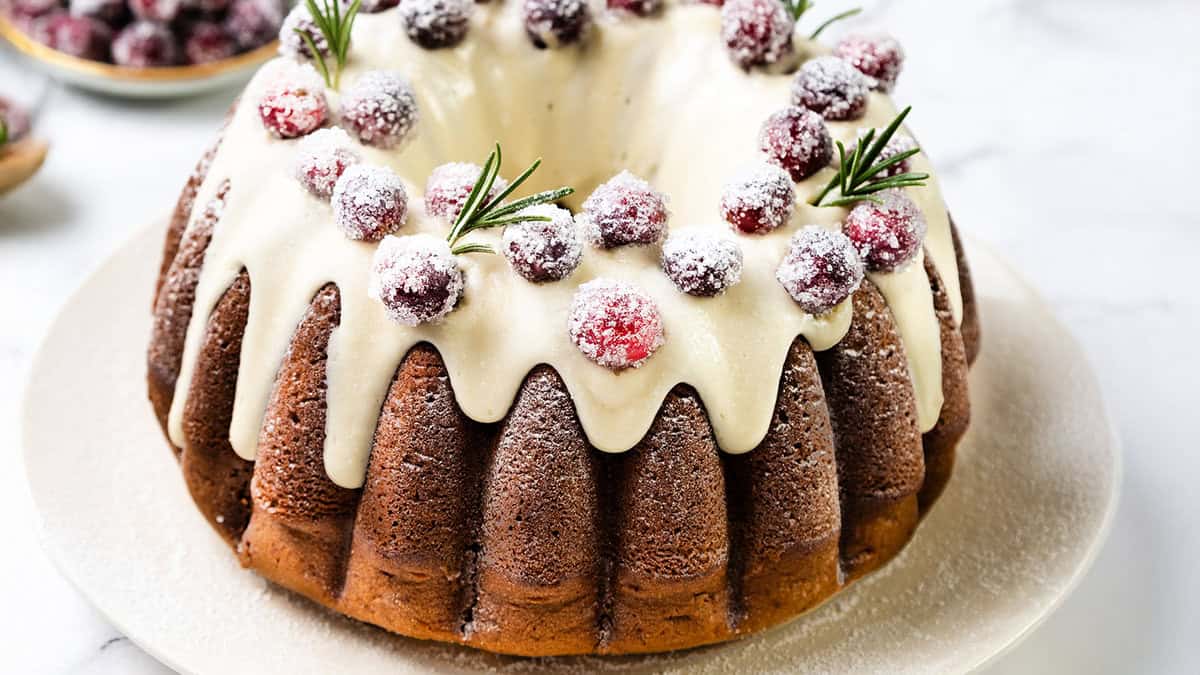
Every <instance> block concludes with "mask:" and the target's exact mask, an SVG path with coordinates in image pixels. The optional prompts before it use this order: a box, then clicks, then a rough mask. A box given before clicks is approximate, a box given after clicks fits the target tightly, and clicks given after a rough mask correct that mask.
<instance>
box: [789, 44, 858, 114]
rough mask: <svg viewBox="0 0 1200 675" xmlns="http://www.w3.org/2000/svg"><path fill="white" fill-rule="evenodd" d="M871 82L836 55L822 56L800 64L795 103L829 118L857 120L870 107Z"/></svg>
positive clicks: (794, 96)
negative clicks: (868, 99)
mask: <svg viewBox="0 0 1200 675" xmlns="http://www.w3.org/2000/svg"><path fill="white" fill-rule="evenodd" d="M870 90H871V83H870V81H869V80H868V79H867V77H866V76H865V75H863V74H862V73H860V72H858V71H857V70H855V69H854V66H851V65H850V64H849V63H847V62H845V61H843V60H842V59H840V58H838V57H836V56H819V57H817V58H815V59H813V60H811V61H808V62H806V63H805V64H804V65H803V66H800V71H799V72H798V73H796V78H795V79H794V80H792V102H793V103H794V104H795V105H798V106H800V107H803V108H808V109H809V110H812V111H813V112H817V113H820V114H821V115H823V116H824V117H825V119H827V120H853V119H858V118H859V117H862V115H863V113H864V112H865V111H866V110H867V96H868V94H869V93H870Z"/></svg>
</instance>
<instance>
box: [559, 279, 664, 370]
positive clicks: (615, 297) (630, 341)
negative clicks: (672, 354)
mask: <svg viewBox="0 0 1200 675" xmlns="http://www.w3.org/2000/svg"><path fill="white" fill-rule="evenodd" d="M567 329H568V332H569V333H570V335H571V341H572V342H574V343H575V346H576V347H578V348H579V351H580V352H583V355H584V356H586V357H587V358H588V359H590V360H592V361H593V362H595V363H597V364H599V365H601V366H604V367H605V368H611V369H613V370H622V369H625V368H637V367H638V366H640V365H642V363H644V362H645V361H646V359H648V358H650V357H651V356H652V355H653V354H654V352H655V351H657V350H658V348H659V347H661V346H662V345H663V343H664V342H665V341H666V336H665V335H664V333H663V322H662V316H661V315H660V314H659V312H658V306H657V305H655V304H654V300H652V299H651V298H650V296H649V295H646V294H645V293H644V292H643V291H641V290H640V289H638V288H636V287H634V286H633V285H631V284H627V283H625V282H621V281H613V280H611V279H605V278H600V279H594V280H592V281H589V282H587V283H586V284H583V285H582V286H580V287H579V290H578V291H576V293H575V298H574V299H573V300H572V301H571V314H570V317H569V319H568V321H567Z"/></svg>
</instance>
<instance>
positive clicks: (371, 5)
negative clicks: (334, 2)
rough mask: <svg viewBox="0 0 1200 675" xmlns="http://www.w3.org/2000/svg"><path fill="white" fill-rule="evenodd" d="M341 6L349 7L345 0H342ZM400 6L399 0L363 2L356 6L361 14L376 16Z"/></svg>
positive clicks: (370, 0)
mask: <svg viewBox="0 0 1200 675" xmlns="http://www.w3.org/2000/svg"><path fill="white" fill-rule="evenodd" d="M342 4H343V5H347V6H349V5H350V2H347V0H342ZM399 4H400V0H363V1H362V3H361V4H359V6H358V11H359V12H362V13H363V14H378V13H380V12H383V11H386V10H389V9H391V8H393V7H395V6H396V5H399Z"/></svg>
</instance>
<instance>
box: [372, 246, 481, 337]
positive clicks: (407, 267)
mask: <svg viewBox="0 0 1200 675" xmlns="http://www.w3.org/2000/svg"><path fill="white" fill-rule="evenodd" d="M463 286H464V280H463V273H462V269H461V268H459V266H458V261H457V260H456V259H455V257H454V254H453V253H451V252H450V245H449V244H447V243H446V240H445V239H442V238H441V237H435V236H433V235H430V234H414V235H410V236H407V237H386V238H384V240H383V241H382V242H381V243H380V244H379V248H377V249H376V250H375V260H374V263H373V264H372V266H371V278H370V281H369V282H368V285H367V294H368V295H369V296H370V297H372V298H375V299H376V300H379V301H380V302H381V303H383V307H384V310H385V311H386V312H387V315H388V318H390V319H391V320H392V321H395V322H396V323H399V324H402V325H404V326H419V325H421V324H423V323H436V322H438V321H441V320H442V319H444V318H445V317H446V316H447V315H448V314H450V312H451V311H453V310H454V306H455V305H456V304H458V299H459V298H460V297H462V292H463Z"/></svg>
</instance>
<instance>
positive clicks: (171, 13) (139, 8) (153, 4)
mask: <svg viewBox="0 0 1200 675" xmlns="http://www.w3.org/2000/svg"><path fill="white" fill-rule="evenodd" d="M126 1H127V2H128V3H129V9H131V10H133V14H134V16H136V17H137V18H139V19H142V20H145V21H157V22H159V23H167V22H168V21H173V20H174V19H175V17H177V16H179V10H180V9H182V8H183V3H182V2H181V0H126Z"/></svg>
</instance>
